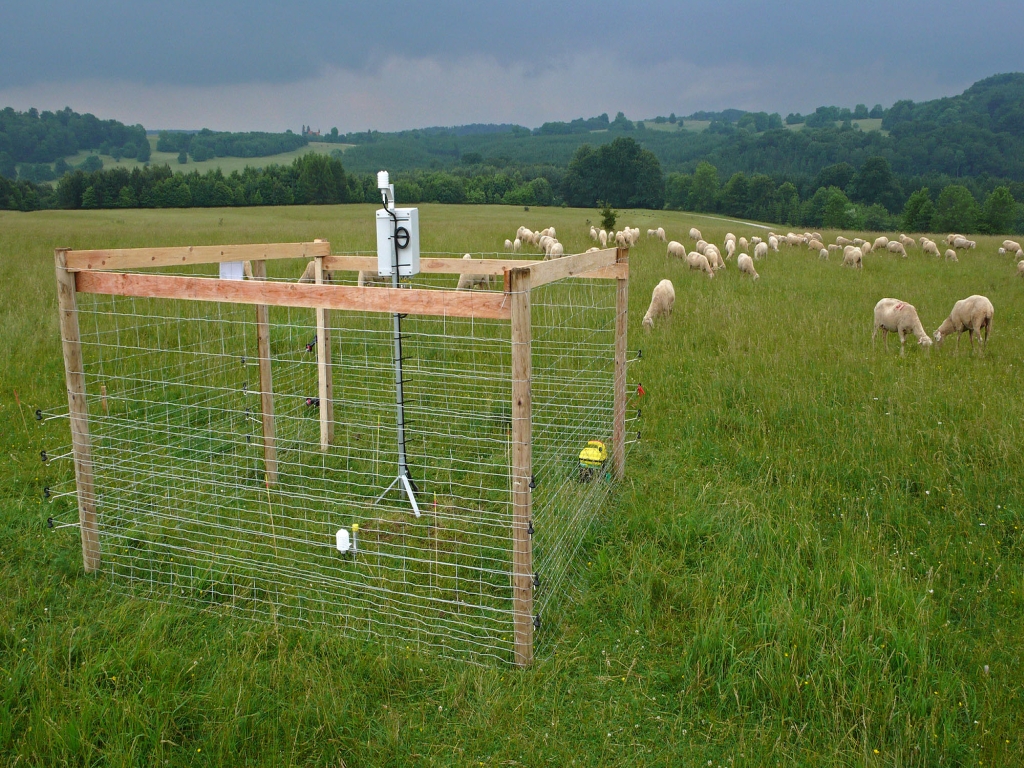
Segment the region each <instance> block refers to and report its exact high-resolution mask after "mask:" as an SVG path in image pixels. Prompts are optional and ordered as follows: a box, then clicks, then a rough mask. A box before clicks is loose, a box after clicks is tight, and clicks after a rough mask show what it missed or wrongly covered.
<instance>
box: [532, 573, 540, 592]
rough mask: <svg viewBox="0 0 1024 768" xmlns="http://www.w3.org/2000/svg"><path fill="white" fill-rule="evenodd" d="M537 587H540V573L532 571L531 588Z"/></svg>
mask: <svg viewBox="0 0 1024 768" xmlns="http://www.w3.org/2000/svg"><path fill="white" fill-rule="evenodd" d="M539 587H540V574H539V573H534V574H533V588H534V589H538V588H539Z"/></svg>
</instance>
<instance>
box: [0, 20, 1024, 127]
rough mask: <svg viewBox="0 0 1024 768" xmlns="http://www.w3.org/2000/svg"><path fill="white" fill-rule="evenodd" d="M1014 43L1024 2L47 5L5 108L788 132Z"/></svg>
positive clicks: (1001, 57)
mask: <svg viewBox="0 0 1024 768" xmlns="http://www.w3.org/2000/svg"><path fill="white" fill-rule="evenodd" d="M10 5H16V7H10ZM1022 33H1024V2H1021V0H1016V1H1014V2H1010V1H1002V2H999V1H996V0H978V1H977V2H974V3H965V2H963V1H962V0H959V1H957V2H949V1H948V0H931V1H930V2H918V1H917V0H912V1H910V2H906V1H903V0H898V1H897V2H893V0H858V2H838V3H827V2H821V0H814V1H813V2H811V1H808V0H786V2H777V3H773V4H768V3H762V2H756V1H754V0H691V1H690V2H678V0H677V1H676V2H672V1H671V0H657V1H654V2H647V1H645V0H638V1H634V2H618V1H614V0H605V1H602V0H592V2H590V3H565V2H561V1H560V0H544V1H543V2H542V1H539V0H519V1H518V2H516V3H508V4H500V5H498V4H491V3H488V2H481V1H480V0H476V1H475V2H459V1H457V0H439V1H437V2H422V1H421V2H388V1H387V0H383V1H381V0H378V2H367V3H360V4H355V3H344V2H337V0H335V1H334V2H330V1H329V0H307V2H305V3H282V2H270V1H269V0H245V1H244V2H242V1H240V0H224V1H218V0H204V2H198V1H197V0H177V2H173V3H146V2H140V0H107V1H106V2H87V1H85V2H83V1H82V0H76V1H75V2H70V1H67V0H35V2H31V3H29V2H16V3H12V4H9V5H7V6H6V7H5V8H4V11H3V14H2V23H0V107H3V106H13V107H15V108H16V109H22V110H23V109H27V108H29V107H38V108H40V109H59V108H62V107H64V106H70V107H72V108H73V109H74V110H76V111H78V112H93V113H94V114H96V115H98V116H100V117H105V118H106V117H113V118H116V119H119V120H121V121H123V122H126V123H142V124H143V125H145V126H146V127H147V128H149V129H157V128H203V127H209V128H214V129H219V130H271V131H280V130H284V129H286V128H291V129H293V130H295V131H298V130H299V127H300V126H301V125H302V124H308V125H312V127H313V128H314V129H316V128H320V129H322V130H325V131H326V130H329V129H330V128H331V127H332V126H337V127H338V129H339V130H340V131H342V132H347V131H353V130H366V129H367V128H375V129H379V130H397V129H402V128H416V127H424V126H430V125H458V124H464V123H473V122H482V123H491V122H493V123H499V122H515V123H520V124H522V125H527V126H530V127H535V126H537V125H539V124H540V123H542V122H545V121H548V120H567V119H571V118H574V117H581V116H584V117H589V116H592V115H597V114H600V113H602V112H608V113H609V114H610V115H614V114H615V113H616V112H618V111H620V110H621V111H623V112H625V113H626V115H627V117H630V118H633V119H637V118H641V117H654V116H656V115H668V114H669V113H670V112H675V113H677V114H680V115H684V114H689V113H691V112H693V111H695V110H703V109H707V110H718V109H724V108H726V107H738V108H740V109H749V110H765V111H768V112H780V113H781V114H783V115H785V114H786V113H788V112H791V111H799V112H808V111H811V110H813V109H814V107H816V106H818V105H821V104H836V105H839V106H849V107H853V106H854V105H856V104H858V103H864V104H867V105H868V107H871V106H873V105H874V104H875V103H881V104H883V105H884V106H889V105H891V104H892V102H893V101H895V100H896V99H900V98H911V99H914V100H916V101H921V100H925V99H930V98H935V97H937V96H944V95H953V94H956V93H959V92H961V91H963V90H964V88H966V87H967V86H969V85H970V84H971V83H973V82H975V81H976V80H979V79H981V78H983V77H987V76H989V75H992V74H996V73H1000V72H1011V71H1024V42H1022V40H1024V37H1022Z"/></svg>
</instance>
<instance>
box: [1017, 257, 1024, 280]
mask: <svg viewBox="0 0 1024 768" xmlns="http://www.w3.org/2000/svg"><path fill="white" fill-rule="evenodd" d="M1017 277H1024V261H1018V262H1017Z"/></svg>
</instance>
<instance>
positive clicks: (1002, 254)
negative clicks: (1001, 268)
mask: <svg viewBox="0 0 1024 768" xmlns="http://www.w3.org/2000/svg"><path fill="white" fill-rule="evenodd" d="M997 253H998V254H999V255H1000V256H1005V255H1006V249H1005V248H1000V249H999V250H998V251H997Z"/></svg>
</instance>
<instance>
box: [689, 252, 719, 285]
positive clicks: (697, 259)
mask: <svg viewBox="0 0 1024 768" xmlns="http://www.w3.org/2000/svg"><path fill="white" fill-rule="evenodd" d="M686 263H687V264H688V265H689V266H690V269H699V270H700V271H701V272H703V273H704V274H705V275H707V276H708V278H709V279H710V278H713V277H714V276H715V270H713V269H712V268H711V263H710V262H709V261H708V258H707V256H705V255H704V254H703V253H697V252H696V251H690V252H689V253H688V254H686Z"/></svg>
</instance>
